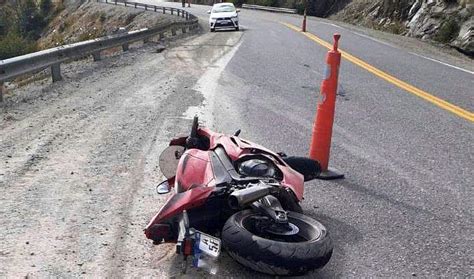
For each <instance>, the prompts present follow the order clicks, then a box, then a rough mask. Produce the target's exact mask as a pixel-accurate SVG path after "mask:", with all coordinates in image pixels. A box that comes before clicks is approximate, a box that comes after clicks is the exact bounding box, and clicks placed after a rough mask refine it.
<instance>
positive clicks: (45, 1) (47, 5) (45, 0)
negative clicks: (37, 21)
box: [39, 0, 53, 18]
mask: <svg viewBox="0 0 474 279" xmlns="http://www.w3.org/2000/svg"><path fill="white" fill-rule="evenodd" d="M39 8H40V14H41V15H42V16H43V17H45V18H48V17H49V16H50V15H51V13H52V12H53V2H52V1H51V0H41V1H40V2H39Z"/></svg>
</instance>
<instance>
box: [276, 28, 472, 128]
mask: <svg viewBox="0 0 474 279" xmlns="http://www.w3.org/2000/svg"><path fill="white" fill-rule="evenodd" d="M281 24H283V25H285V26H287V27H288V28H290V29H292V30H294V31H297V32H299V33H301V34H303V35H305V36H306V37H308V38H309V39H310V40H312V41H314V42H316V43H318V44H320V45H322V46H324V47H326V48H328V49H332V44H330V43H328V42H326V41H324V40H322V39H320V38H318V37H317V36H316V35H313V34H311V33H308V32H301V30H300V28H299V27H297V26H294V25H292V24H289V23H285V22H281ZM339 51H340V52H341V54H342V57H343V58H345V59H347V60H349V61H350V62H352V63H354V64H356V65H358V66H360V67H361V68H364V69H365V70H367V71H369V72H370V73H372V74H374V75H376V76H378V77H380V78H382V79H384V80H386V81H388V82H390V83H392V84H394V85H396V86H397V87H399V88H401V89H403V90H406V91H407V92H409V93H411V94H413V95H416V96H418V97H420V98H422V99H424V100H426V101H428V102H430V103H432V104H434V105H436V106H438V107H440V108H442V109H445V110H447V111H450V112H452V113H454V114H456V115H457V116H459V117H462V118H464V119H466V120H469V121H471V122H474V113H472V112H469V111H467V110H464V109H462V108H460V107H458V106H455V105H453V104H451V103H449V102H447V101H445V100H443V99H440V98H438V97H435V96H433V95H432V94H430V93H428V92H426V91H423V90H421V89H419V88H417V87H415V86H413V85H410V84H408V83H406V82H404V81H402V80H399V79H397V78H396V77H394V76H392V75H390V74H388V73H386V72H384V71H382V70H379V69H377V68H375V67H374V66H372V65H370V64H368V63H366V62H364V61H362V60H361V59H359V58H357V57H355V56H353V55H351V54H349V53H347V52H345V51H343V50H340V49H339Z"/></svg>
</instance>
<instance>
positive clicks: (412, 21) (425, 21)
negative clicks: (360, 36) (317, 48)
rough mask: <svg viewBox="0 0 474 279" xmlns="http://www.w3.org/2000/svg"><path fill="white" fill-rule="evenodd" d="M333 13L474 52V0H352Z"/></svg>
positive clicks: (340, 17) (467, 51) (342, 17)
mask: <svg viewBox="0 0 474 279" xmlns="http://www.w3.org/2000/svg"><path fill="white" fill-rule="evenodd" d="M323 2H324V1H323ZM329 2H339V3H340V4H341V3H342V2H345V1H343V0H341V1H330V0H329ZM331 17H332V18H333V19H337V20H342V21H346V22H350V23H354V24H358V25H363V26H366V27H370V28H374V29H380V30H385V31H389V32H393V33H397V34H402V35H406V36H410V37H416V38H420V39H422V40H431V41H434V42H438V43H441V44H447V45H450V46H452V47H455V48H456V49H458V50H459V51H461V52H463V53H465V54H467V55H469V56H471V57H473V56H474V0H376V1H373V0H353V1H351V2H349V3H347V5H345V7H344V8H343V9H341V10H339V11H338V12H337V13H336V14H334V15H332V16H331Z"/></svg>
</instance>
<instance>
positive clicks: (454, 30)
mask: <svg viewBox="0 0 474 279" xmlns="http://www.w3.org/2000/svg"><path fill="white" fill-rule="evenodd" d="M459 29H460V27H459V24H458V23H457V22H456V20H454V19H452V18H450V19H448V20H446V21H445V22H444V23H443V24H442V25H441V28H439V30H438V33H437V34H436V35H435V37H434V39H435V40H436V41H438V42H440V43H449V42H451V41H452V40H453V39H455V38H456V37H457V36H458V34H459Z"/></svg>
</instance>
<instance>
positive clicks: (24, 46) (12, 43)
mask: <svg viewBox="0 0 474 279" xmlns="http://www.w3.org/2000/svg"><path fill="white" fill-rule="evenodd" d="M35 49H36V45H35V43H34V42H33V41H30V40H27V39H24V38H22V37H21V36H20V35H18V33H16V32H9V33H8V34H7V35H6V36H4V37H2V38H0V60H3V59H7V58H11V57H15V56H19V55H23V54H26V53H30V52H33V51H35Z"/></svg>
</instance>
